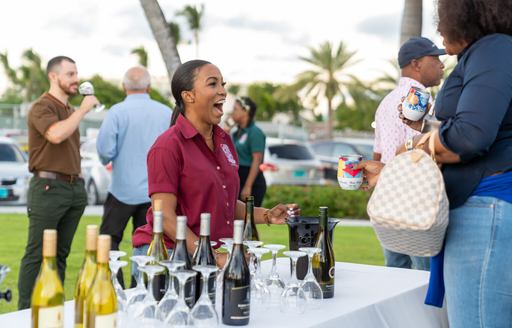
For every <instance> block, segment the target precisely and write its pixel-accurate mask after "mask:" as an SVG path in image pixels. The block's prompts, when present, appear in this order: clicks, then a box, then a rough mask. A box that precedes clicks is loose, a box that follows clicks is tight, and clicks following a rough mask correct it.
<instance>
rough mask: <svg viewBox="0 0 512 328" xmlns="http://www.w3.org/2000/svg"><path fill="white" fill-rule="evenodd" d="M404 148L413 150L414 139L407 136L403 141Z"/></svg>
mask: <svg viewBox="0 0 512 328" xmlns="http://www.w3.org/2000/svg"><path fill="white" fill-rule="evenodd" d="M405 149H406V150H407V151H409V150H413V149H414V139H413V138H408V139H407V140H406V141H405Z"/></svg>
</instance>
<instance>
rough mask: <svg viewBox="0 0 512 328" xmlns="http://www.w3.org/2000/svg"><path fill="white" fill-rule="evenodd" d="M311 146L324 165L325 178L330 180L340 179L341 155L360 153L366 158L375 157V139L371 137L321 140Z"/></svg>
mask: <svg viewBox="0 0 512 328" xmlns="http://www.w3.org/2000/svg"><path fill="white" fill-rule="evenodd" d="M311 148H312V149H313V152H314V153H315V155H316V157H317V158H318V159H319V160H320V162H321V163H322V164H323V165H324V169H325V178H326V179H327V180H330V181H338V159H339V157H340V155H351V154H359V155H362V156H363V159H366V160H367V159H372V158H373V140H371V139H355V138H354V139H348V138H347V139H343V140H321V141H316V142H314V143H312V144H311Z"/></svg>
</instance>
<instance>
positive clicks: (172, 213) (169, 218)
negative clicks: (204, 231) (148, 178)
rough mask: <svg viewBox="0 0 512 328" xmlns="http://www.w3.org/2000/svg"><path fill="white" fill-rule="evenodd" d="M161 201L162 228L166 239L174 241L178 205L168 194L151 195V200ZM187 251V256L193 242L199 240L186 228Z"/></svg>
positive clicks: (172, 195) (173, 196)
mask: <svg viewBox="0 0 512 328" xmlns="http://www.w3.org/2000/svg"><path fill="white" fill-rule="evenodd" d="M156 199H160V200H162V215H163V228H164V233H165V235H166V236H167V237H169V238H170V239H172V240H176V217H177V215H176V206H177V204H178V201H177V198H176V195H174V194H170V193H155V194H153V195H151V200H152V201H154V200H156ZM186 234H187V235H186V238H187V250H188V252H189V254H193V253H194V251H195V249H196V246H195V245H194V242H195V241H197V240H199V237H197V236H196V234H195V233H194V232H193V231H192V230H190V229H189V228H188V226H187V232H186Z"/></svg>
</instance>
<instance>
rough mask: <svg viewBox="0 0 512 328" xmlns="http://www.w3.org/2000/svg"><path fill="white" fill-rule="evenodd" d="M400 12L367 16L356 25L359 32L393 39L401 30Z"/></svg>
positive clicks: (389, 39)
mask: <svg viewBox="0 0 512 328" xmlns="http://www.w3.org/2000/svg"><path fill="white" fill-rule="evenodd" d="M400 19H401V14H400V13H393V14H386V15H379V16H372V17H368V18H365V19H364V20H362V21H361V22H360V23H359V24H357V26H356V30H357V31H358V32H361V33H364V34H368V35H371V36H376V37H380V38H383V39H385V40H388V41H391V40H394V39H396V36H397V35H398V33H399V32H400Z"/></svg>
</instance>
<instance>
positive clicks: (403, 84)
mask: <svg viewBox="0 0 512 328" xmlns="http://www.w3.org/2000/svg"><path fill="white" fill-rule="evenodd" d="M444 54H445V51H444V49H439V48H438V47H436V45H435V44H434V43H433V42H432V41H430V40H429V39H427V38H422V37H414V38H410V39H409V40H407V41H406V42H405V43H404V44H403V45H402V46H401V47H400V50H399V52H398V65H399V66H400V73H401V77H400V80H399V81H398V86H397V87H396V88H395V89H394V90H393V91H391V93H389V94H388V95H387V96H386V97H385V98H384V99H383V100H382V102H381V103H380V104H379V107H378V108H377V111H376V113H375V125H376V127H375V144H374V150H373V152H374V153H373V159H374V160H378V161H381V162H383V163H388V162H390V161H391V159H393V157H394V156H395V154H396V149H397V148H398V147H403V145H404V143H405V142H406V140H408V139H410V138H412V137H414V136H415V135H417V134H419V132H417V131H415V130H413V129H411V128H410V127H409V126H407V125H406V124H403V122H402V121H401V119H400V118H399V116H398V110H397V107H398V105H399V104H400V103H401V101H402V98H403V97H405V96H406V95H407V93H408V91H409V90H410V88H411V87H417V88H420V89H427V88H429V87H433V86H436V85H439V84H440V83H441V79H442V77H443V69H444V65H443V63H442V62H441V61H440V60H439V56H440V55H444ZM384 257H385V260H386V265H387V266H390V267H399V268H414V269H419V270H429V267H430V261H429V258H428V257H418V256H409V255H406V254H400V253H396V252H392V251H390V250H386V249H385V250H384Z"/></svg>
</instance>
